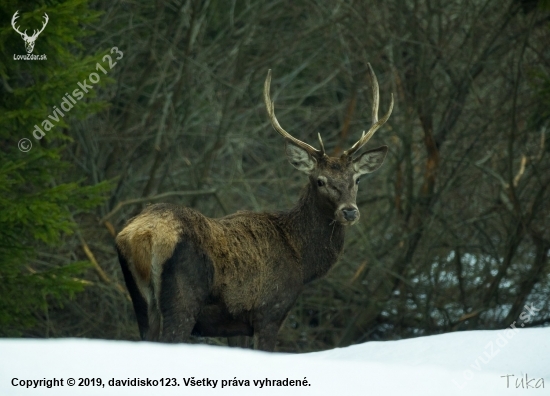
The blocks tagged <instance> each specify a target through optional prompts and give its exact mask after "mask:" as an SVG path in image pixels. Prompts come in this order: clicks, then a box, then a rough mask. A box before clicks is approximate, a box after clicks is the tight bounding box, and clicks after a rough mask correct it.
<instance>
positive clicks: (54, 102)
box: [0, 0, 107, 336]
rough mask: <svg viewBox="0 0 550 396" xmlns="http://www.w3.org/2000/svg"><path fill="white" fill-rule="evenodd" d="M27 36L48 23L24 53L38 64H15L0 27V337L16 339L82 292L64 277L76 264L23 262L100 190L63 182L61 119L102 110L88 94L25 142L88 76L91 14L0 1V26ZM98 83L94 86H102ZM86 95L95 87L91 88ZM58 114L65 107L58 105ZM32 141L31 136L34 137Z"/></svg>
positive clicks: (61, 5)
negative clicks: (53, 305)
mask: <svg viewBox="0 0 550 396" xmlns="http://www.w3.org/2000/svg"><path fill="white" fill-rule="evenodd" d="M16 11H19V15H20V17H19V18H18V20H17V25H18V26H19V28H20V30H21V31H24V30H27V32H28V34H30V33H31V32H32V31H33V29H39V28H40V27H41V26H42V23H43V21H44V19H43V16H44V13H47V15H48V17H49V21H48V24H47V26H46V27H45V29H44V31H43V32H42V33H41V34H40V35H39V37H38V38H37V40H36V42H35V48H34V52H33V53H34V54H36V55H41V54H46V56H47V59H46V60H15V59H14V54H16V55H24V54H25V47H24V42H23V40H22V39H21V37H20V36H19V34H18V33H17V32H15V31H14V29H13V28H12V26H11V25H10V24H2V26H0V48H1V51H0V78H1V84H0V91H1V92H2V94H1V95H0V114H1V116H0V142H1V145H2V151H1V152H0V208H1V210H0V335H2V336H6V335H17V334H21V331H22V330H23V329H25V328H27V327H29V326H32V325H33V324H34V322H35V317H36V314H37V313H38V312H39V311H40V310H41V309H43V308H44V307H45V305H46V304H47V303H48V301H50V299H51V300H52V301H56V302H57V303H61V304H62V303H63V301H65V300H66V299H67V298H68V297H70V296H71V295H73V294H74V293H75V292H77V291H79V290H82V289H83V283H82V281H79V280H77V279H75V278H74V276H75V274H78V273H81V272H82V270H83V267H85V266H86V265H87V263H86V262H74V263H72V264H69V265H64V264H63V263H60V262H58V260H55V259H51V258H49V259H48V260H47V261H48V263H47V264H44V263H38V262H36V263H35V262H33V259H35V258H36V256H37V253H38V252H39V251H40V249H44V248H45V247H47V246H55V245H58V244H59V243H60V242H61V241H62V238H63V235H65V234H68V233H71V232H73V231H74V229H75V222H74V220H73V215H74V214H76V213H78V212H79V211H84V210H88V209H90V208H92V207H94V206H97V205H98V204H99V203H100V202H101V201H102V192H104V191H105V189H106V187H107V186H106V184H105V183H103V184H100V185H95V186H89V185H86V182H85V180H76V179H77V178H78V176H76V177H75V176H72V174H73V173H72V172H71V165H70V164H69V162H68V161H67V160H66V159H64V158H63V150H64V145H66V144H69V143H70V141H71V139H70V126H69V125H70V122H69V121H70V120H71V119H73V118H84V117H86V116H88V115H90V114H92V113H94V112H96V111H97V110H98V109H100V108H101V107H102V106H104V105H103V104H101V103H99V102H97V101H94V100H93V98H94V96H95V94H96V93H95V90H91V91H90V92H89V93H87V94H86V95H85V97H83V98H82V100H80V101H78V102H77V103H76V104H75V105H74V106H73V108H72V109H70V112H68V113H65V112H63V114H64V116H63V117H59V122H54V121H52V124H53V126H54V127H53V128H51V129H50V130H48V131H45V130H44V132H45V136H44V137H43V138H42V139H36V138H35V137H34V136H33V130H34V128H35V125H38V126H41V125H42V122H43V121H44V120H48V119H49V118H48V115H54V117H55V114H54V113H53V106H57V107H58V108H59V107H60V103H61V102H62V99H63V97H64V95H65V93H66V92H71V91H73V90H74V89H75V88H78V86H77V83H78V82H79V81H83V80H84V79H85V78H87V77H88V75H89V74H90V72H93V71H95V68H94V67H95V63H96V62H97V60H98V59H99V55H94V56H85V55H84V49H83V48H82V44H81V43H82V39H83V38H84V37H86V36H88V35H90V33H91V31H90V30H89V29H87V28H86V25H88V24H90V23H92V22H93V21H95V20H96V19H97V17H98V16H99V13H98V12H95V11H92V10H90V8H89V6H88V2H87V1H83V0H70V1H61V2H47V5H46V3H45V2H40V3H29V2H23V1H6V0H2V1H0V20H2V21H11V19H12V16H13V14H14V13H15V12H16ZM105 82H106V79H102V80H101V81H100V82H99V83H98V85H101V84H104V83H105ZM94 88H96V87H94ZM66 107H67V106H66ZM39 136H40V135H39ZM23 138H27V139H29V140H30V142H31V143H32V149H31V150H30V151H29V152H22V151H20V150H19V149H18V142H19V141H20V139H23Z"/></svg>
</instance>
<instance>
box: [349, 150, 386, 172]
mask: <svg viewBox="0 0 550 396" xmlns="http://www.w3.org/2000/svg"><path fill="white" fill-rule="evenodd" d="M387 152H388V146H382V147H378V148H376V149H374V150H369V151H367V152H365V153H363V154H361V156H360V157H358V158H356V159H354V160H353V169H354V170H355V173H357V174H359V175H363V174H365V173H371V172H374V171H375V170H376V169H378V168H380V166H381V165H382V163H383V162H384V158H386V154H387Z"/></svg>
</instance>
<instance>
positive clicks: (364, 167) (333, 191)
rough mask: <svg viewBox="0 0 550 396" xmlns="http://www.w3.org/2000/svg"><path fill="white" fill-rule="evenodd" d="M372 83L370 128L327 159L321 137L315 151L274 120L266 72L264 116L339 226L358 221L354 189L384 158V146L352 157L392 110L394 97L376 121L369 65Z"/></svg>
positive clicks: (323, 209)
mask: <svg viewBox="0 0 550 396" xmlns="http://www.w3.org/2000/svg"><path fill="white" fill-rule="evenodd" d="M368 67H369V72H370V76H371V79H372V96H373V101H372V126H371V127H370V129H369V130H368V131H367V132H365V131H363V135H362V137H361V138H360V139H359V140H358V141H357V142H356V143H355V144H354V145H353V146H352V147H351V148H350V149H349V150H347V151H344V153H343V154H342V155H341V156H340V157H330V156H328V155H327V154H326V152H325V148H324V145H323V140H322V139H321V135H320V134H318V135H317V136H318V138H319V145H320V146H321V149H320V150H318V149H316V148H314V147H312V146H310V145H309V144H307V143H304V142H302V141H301V140H298V139H296V138H295V137H293V136H292V135H290V134H289V133H288V132H286V131H285V130H284V129H283V128H282V127H281V125H280V124H279V121H278V120H277V117H275V104H274V103H273V101H272V100H271V97H270V94H269V91H270V86H271V70H269V71H268V72H267V78H266V80H265V83H264V101H265V106H266V108H267V113H268V115H269V118H270V120H271V124H272V125H273V128H275V130H276V131H277V132H279V133H280V134H281V135H282V136H283V137H284V138H285V141H286V155H287V157H288V160H289V161H290V163H291V164H292V166H294V167H295V168H296V169H298V170H300V171H302V172H304V173H306V174H307V175H309V181H310V183H311V184H312V188H314V189H315V191H316V193H317V203H318V207H319V208H320V210H321V212H322V213H323V214H324V215H325V216H326V217H329V218H331V219H333V220H334V221H337V222H338V223H340V224H342V225H353V224H355V223H356V222H357V221H358V220H359V209H358V208H357V204H356V197H357V189H358V184H359V180H360V179H361V176H362V175H364V174H367V173H371V172H374V171H375V170H377V169H378V168H379V167H380V166H381V165H382V163H383V162H384V158H385V157H386V153H387V151H388V147H387V146H381V147H378V148H376V149H373V150H369V151H366V152H364V153H363V154H361V155H359V156H357V157H354V156H353V154H354V153H355V152H357V151H358V150H359V149H360V148H361V147H363V146H364V145H365V143H367V142H368V141H369V139H370V138H371V137H372V135H374V133H375V132H376V130H377V129H378V128H380V127H381V126H382V125H384V123H385V122H386V121H387V120H388V118H390V115H391V112H392V109H393V94H392V95H391V103H390V108H389V110H388V112H387V113H386V114H385V115H384V117H382V118H381V119H380V120H378V106H379V102H380V96H379V88H378V80H377V79H376V75H375V74H374V71H373V70H372V67H371V65H370V64H368Z"/></svg>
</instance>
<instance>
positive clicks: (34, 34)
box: [32, 13, 50, 37]
mask: <svg viewBox="0 0 550 396" xmlns="http://www.w3.org/2000/svg"><path fill="white" fill-rule="evenodd" d="M42 18H44V19H45V21H44V22H42V29H40V30H39V31H38V32H37V33H33V35H32V36H33V37H38V35H39V34H40V33H42V32H43V31H44V29H45V28H46V25H47V24H48V21H49V20H50V18H49V17H48V14H46V13H44V16H43V17H42ZM34 31H35V32H36V30H34Z"/></svg>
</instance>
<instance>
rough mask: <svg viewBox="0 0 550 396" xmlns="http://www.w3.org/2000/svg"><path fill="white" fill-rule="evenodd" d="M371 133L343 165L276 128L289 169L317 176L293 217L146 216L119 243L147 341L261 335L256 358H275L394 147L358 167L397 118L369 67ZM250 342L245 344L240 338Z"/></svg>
mask: <svg viewBox="0 0 550 396" xmlns="http://www.w3.org/2000/svg"><path fill="white" fill-rule="evenodd" d="M369 70H370V75H371V78H372V84H373V87H372V93H373V104H372V106H373V108H372V117H373V122H372V126H371V127H370V129H369V130H368V132H366V133H365V132H363V136H362V137H361V138H360V139H359V140H358V141H357V143H355V144H354V145H353V146H352V147H351V148H350V149H349V150H347V151H344V153H343V154H342V155H341V156H340V157H338V158H336V157H329V156H328V155H327V154H326V153H325V149H324V146H323V142H322V140H321V136H320V135H319V143H320V146H321V149H320V150H317V149H315V148H313V147H312V146H310V145H309V144H307V143H304V142H302V141H300V140H298V139H296V138H295V137H293V136H292V135H290V134H289V133H288V132H286V131H285V130H284V129H283V128H282V127H281V125H280V124H279V122H278V121H277V118H276V117H275V110H274V104H273V102H272V101H271V98H270V94H269V90H270V85H271V70H269V71H268V73H267V78H266V80H265V84H264V100H265V105H266V108H267V113H268V115H269V118H270V120H271V124H272V125H273V127H274V128H275V130H276V131H277V132H279V133H280V134H281V135H282V136H283V137H284V138H285V141H286V155H287V157H288V159H289V161H290V163H291V164H292V165H293V166H294V167H295V168H296V169H298V170H300V171H302V172H304V173H306V174H307V175H308V177H309V180H308V183H307V185H306V186H305V188H304V190H303V192H302V194H301V197H300V199H299V201H298V203H297V204H296V206H294V208H292V209H290V210H289V211H285V212H272V213H255V212H247V211H242V212H237V213H235V214H232V215H229V216H226V217H222V218H219V219H211V218H208V217H206V216H203V215H202V214H201V213H199V212H197V211H195V210H193V209H190V208H186V207H182V206H178V205H172V204H156V205H151V206H149V207H147V208H146V209H145V210H144V211H143V212H142V213H141V214H139V215H138V216H136V217H134V218H133V219H131V220H130V221H129V222H128V224H127V225H126V227H125V228H124V229H123V230H122V231H121V232H120V233H119V234H118V236H117V238H116V245H117V250H118V255H119V260H120V265H121V267H122V272H123V274H124V278H125V281H126V285H127V287H128V291H129V292H130V295H131V297H132V301H133V304H134V309H135V312H136V316H137V321H138V325H139V330H140V334H141V337H142V339H144V340H160V341H164V342H180V341H185V340H186V339H187V338H188V337H189V336H190V335H199V336H208V337H235V336H254V347H255V348H256V349H261V350H266V351H273V350H274V349H275V344H276V340H277V333H278V331H279V328H280V327H281V324H282V323H283V320H284V319H285V317H286V315H287V313H288V311H289V310H290V308H291V307H292V305H293V304H294V302H295V301H296V299H297V298H298V296H299V295H300V293H301V291H302V289H303V288H304V285H305V284H307V283H309V282H311V281H313V280H315V279H318V278H320V277H322V276H323V275H325V274H326V273H327V272H328V270H329V269H330V268H331V267H332V266H333V265H334V264H335V263H336V260H337V259H338V255H339V254H340V252H341V251H342V247H343V245H344V234H345V229H346V226H349V225H352V224H355V223H356V222H357V221H358V220H359V210H358V208H357V205H356V203H355V200H356V196H357V188H358V184H359V179H360V177H361V175H363V174H366V173H370V172H374V171H375V170H376V169H378V168H379V167H380V165H382V162H383V161H384V158H385V156H386V153H387V150H388V148H387V146H382V147H379V148H376V149H374V150H370V151H367V152H365V153H363V154H362V155H360V156H358V157H356V158H353V154H354V153H355V152H357V150H359V149H360V148H361V147H363V145H364V144H365V143H366V142H367V141H368V140H369V139H370V138H371V137H372V135H373V134H374V132H375V131H376V130H377V129H378V128H380V127H381V126H382V125H383V124H384V123H385V122H386V121H387V120H388V118H389V117H390V114H391V111H392V109H393V95H392V98H391V104H390V108H389V110H388V112H387V113H386V115H385V116H384V117H383V118H381V119H380V120H378V104H379V93H378V82H377V80H376V76H375V74H374V71H373V70H372V68H371V66H370V65H369ZM241 339H242V338H241Z"/></svg>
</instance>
